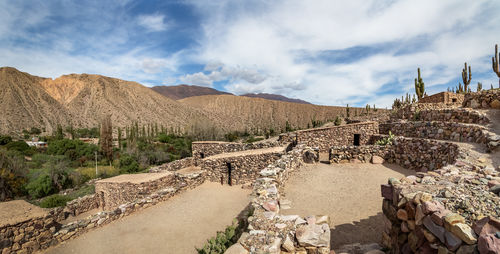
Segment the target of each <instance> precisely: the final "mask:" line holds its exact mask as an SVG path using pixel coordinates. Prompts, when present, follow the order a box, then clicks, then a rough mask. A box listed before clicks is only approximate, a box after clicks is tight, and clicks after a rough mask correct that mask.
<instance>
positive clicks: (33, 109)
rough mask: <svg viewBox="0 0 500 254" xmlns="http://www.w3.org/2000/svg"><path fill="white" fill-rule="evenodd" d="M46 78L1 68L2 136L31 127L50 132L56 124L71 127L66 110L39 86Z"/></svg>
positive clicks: (0, 127) (0, 103)
mask: <svg viewBox="0 0 500 254" xmlns="http://www.w3.org/2000/svg"><path fill="white" fill-rule="evenodd" d="M46 80H47V79H44V78H40V77H36V76H32V75H30V74H28V73H24V72H20V71H18V70H16V69H14V68H10V67H4V68H0V133H11V132H13V131H21V130H23V129H28V128H31V127H39V128H41V129H46V131H49V132H51V131H52V128H53V127H54V126H55V124H56V123H60V124H62V125H68V121H69V119H70V117H69V114H68V112H67V110H66V109H65V108H64V107H63V106H62V105H61V104H60V103H59V102H58V101H57V100H56V99H54V98H53V97H52V96H50V95H49V94H48V93H47V92H46V91H45V90H44V88H43V87H42V86H41V85H40V84H41V83H42V82H45V81H46Z"/></svg>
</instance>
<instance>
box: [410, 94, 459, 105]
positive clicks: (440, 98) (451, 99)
mask: <svg viewBox="0 0 500 254" xmlns="http://www.w3.org/2000/svg"><path fill="white" fill-rule="evenodd" d="M463 101H464V95H463V94H458V93H452V92H441V93H437V94H433V95H430V96H425V97H423V98H422V99H420V100H418V102H419V103H444V104H450V105H462V103H463Z"/></svg>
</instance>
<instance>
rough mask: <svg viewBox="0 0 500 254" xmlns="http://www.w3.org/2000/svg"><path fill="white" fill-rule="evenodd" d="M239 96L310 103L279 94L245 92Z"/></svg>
mask: <svg viewBox="0 0 500 254" xmlns="http://www.w3.org/2000/svg"><path fill="white" fill-rule="evenodd" d="M241 96H245V97H251V98H262V99H267V100H274V101H285V102H293V103H300V104H311V103H309V102H307V101H303V100H301V99H292V98H288V97H285V96H283V95H279V94H270V93H247V94H243V95H241Z"/></svg>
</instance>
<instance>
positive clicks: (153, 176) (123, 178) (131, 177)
mask: <svg viewBox="0 0 500 254" xmlns="http://www.w3.org/2000/svg"><path fill="white" fill-rule="evenodd" d="M173 174H174V173H172V172H161V173H142V174H125V175H119V176H115V177H111V178H106V179H102V180H99V181H97V182H96V183H133V184H140V183H145V182H151V181H154V180H158V179H161V178H163V177H167V176H171V175H173Z"/></svg>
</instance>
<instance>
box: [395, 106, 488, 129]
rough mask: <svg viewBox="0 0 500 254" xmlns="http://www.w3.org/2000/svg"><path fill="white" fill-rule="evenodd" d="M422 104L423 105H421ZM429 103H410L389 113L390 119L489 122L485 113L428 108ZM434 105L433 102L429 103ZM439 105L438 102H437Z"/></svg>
mask: <svg viewBox="0 0 500 254" xmlns="http://www.w3.org/2000/svg"><path fill="white" fill-rule="evenodd" d="M422 105H424V106H422ZM427 105H429V104H421V103H418V104H411V105H408V106H406V107H404V108H401V109H399V110H398V111H396V112H394V113H393V114H392V115H391V120H392V121H397V120H399V119H406V120H410V121H441V122H454V123H474V124H481V125H485V124H487V123H489V122H490V119H489V118H488V117H487V116H486V114H484V113H481V112H478V111H476V110H472V109H467V108H440V109H435V108H432V107H431V108H430V109H429V108H428V107H427ZM430 105H435V104H430ZM438 105H439V104H438Z"/></svg>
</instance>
